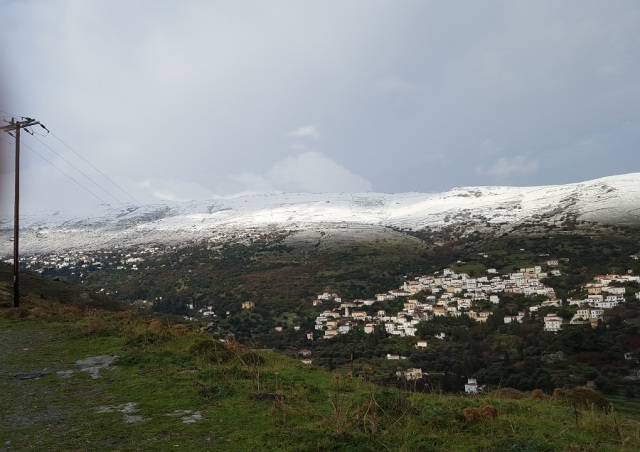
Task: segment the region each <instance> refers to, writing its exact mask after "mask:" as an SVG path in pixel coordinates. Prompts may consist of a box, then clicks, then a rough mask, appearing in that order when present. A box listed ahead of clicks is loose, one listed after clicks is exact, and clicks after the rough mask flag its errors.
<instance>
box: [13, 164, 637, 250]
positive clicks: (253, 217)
mask: <svg viewBox="0 0 640 452" xmlns="http://www.w3.org/2000/svg"><path fill="white" fill-rule="evenodd" d="M639 192H640V173H633V174H626V175H621V176H611V177H605V178H601V179H596V180H592V181H588V182H581V183H575V184H567V185H552V186H538V187H503V186H486V187H459V188H454V189H452V190H449V191H447V192H444V193H433V194H427V193H415V192H412V193H399V194H385V193H282V194H258V195H247V196H241V197H237V198H229V199H222V198H220V199H211V200H206V201H192V202H188V203H162V204H153V205H147V206H141V207H137V208H134V207H131V208H127V209H124V208H123V209H115V208H110V207H109V208H103V210H102V211H101V212H93V213H91V214H88V215H86V216H82V217H78V216H71V215H64V214H62V213H58V214H57V215H52V214H49V215H42V214H40V215H23V216H22V218H21V227H22V229H21V248H22V250H23V251H25V252H27V253H29V252H33V253H37V252H42V251H48V250H62V249H84V250H89V249H98V248H104V247H109V246H127V245H132V244H141V243H152V242H174V243H178V242H181V241H187V240H191V239H197V238H208V237H213V236H218V237H223V236H224V235H225V234H230V233H234V232H237V231H241V230H246V229H251V228H257V229H287V230H295V229H305V228H310V227H316V226H318V225H324V226H331V225H333V226H335V227H340V226H345V225H365V226H366V225H369V226H375V227H395V228H412V229H421V228H424V227H432V228H439V227H443V226H445V225H447V224H459V223H466V224H467V225H486V224H487V223H488V224H494V225H509V224H517V223H520V222H523V221H536V222H559V221H560V219H561V218H563V217H565V216H567V215H570V216H574V217H576V218H577V219H579V220H585V221H592V222H601V223H618V224H640V196H638V195H639V194H640V193H639ZM11 227H12V219H11V218H3V219H2V222H1V228H2V229H3V230H8V229H11ZM1 249H2V251H3V252H4V254H5V255H8V254H10V253H11V244H10V242H5V243H4V244H3V246H2V248H1Z"/></svg>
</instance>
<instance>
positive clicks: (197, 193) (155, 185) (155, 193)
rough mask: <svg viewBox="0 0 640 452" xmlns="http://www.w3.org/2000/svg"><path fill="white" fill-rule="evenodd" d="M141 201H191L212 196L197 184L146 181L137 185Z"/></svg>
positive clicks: (156, 180)
mask: <svg viewBox="0 0 640 452" xmlns="http://www.w3.org/2000/svg"><path fill="white" fill-rule="evenodd" d="M138 186H139V187H140V188H141V189H142V190H141V192H142V194H143V197H142V198H143V199H141V201H143V202H145V201H144V200H145V199H148V198H149V197H151V198H152V199H153V200H155V201H192V200H200V199H207V198H211V196H212V194H211V192H209V190H207V189H206V188H204V187H203V186H201V185H199V184H195V183H192V182H171V181H165V180H158V179H147V180H144V181H142V182H140V183H139V184H138Z"/></svg>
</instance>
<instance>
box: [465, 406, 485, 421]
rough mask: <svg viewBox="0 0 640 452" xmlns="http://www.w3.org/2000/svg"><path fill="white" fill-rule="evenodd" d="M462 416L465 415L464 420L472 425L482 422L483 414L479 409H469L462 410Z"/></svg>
mask: <svg viewBox="0 0 640 452" xmlns="http://www.w3.org/2000/svg"><path fill="white" fill-rule="evenodd" d="M462 414H463V415H464V420H465V421H467V422H469V423H472V424H475V423H477V422H480V421H481V420H482V412H481V411H480V410H479V409H478V408H472V407H467V408H465V409H463V410H462Z"/></svg>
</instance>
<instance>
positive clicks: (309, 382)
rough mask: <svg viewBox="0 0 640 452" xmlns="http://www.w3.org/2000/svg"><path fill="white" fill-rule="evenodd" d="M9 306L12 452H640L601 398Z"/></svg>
mask: <svg viewBox="0 0 640 452" xmlns="http://www.w3.org/2000/svg"><path fill="white" fill-rule="evenodd" d="M2 298H3V299H4V301H3V302H2V304H1V306H2V307H0V342H1V343H2V347H1V348H0V373H1V375H0V377H1V379H2V396H1V397H0V450H8V451H10V450H27V449H31V450H90V449H93V450H108V449H116V450H225V451H227V450H228V451H234V450H237V451H248V450H256V451H263V450H278V451H282V450H291V451H306V450H349V451H369V450H377V451H380V450H389V451H401V450H405V451H416V450H434V451H438V450H442V451H445V450H446V451H451V450H486V451H490V450H495V451H508V450H517V451H549V450H570V451H582V450H593V451H596V450H597V451H602V450H605V451H606V450H640V424H639V423H638V421H636V420H634V419H631V418H628V417H625V416H622V415H620V414H618V413H617V412H616V411H615V410H613V411H611V410H603V409H602V408H600V407H598V404H597V403H596V404H593V403H592V400H591V399H589V398H585V399H580V398H573V399H571V398H566V397H565V398H559V397H551V396H548V395H544V394H541V393H538V394H534V395H529V394H525V395H524V397H523V398H518V399H516V398H510V397H512V396H513V397H515V394H513V395H510V392H509V391H503V394H501V395H502V397H498V395H499V394H496V393H494V396H493V397H492V396H481V397H465V396H450V395H439V394H422V393H412V392H405V391H397V390H395V389H384V388H380V387H376V386H373V385H371V384H369V383H367V382H366V381H364V380H362V379H359V378H351V377H350V376H349V375H348V374H344V373H343V374H338V373H336V374H332V373H328V372H323V371H320V370H316V369H313V368H310V367H308V366H305V365H303V364H302V363H300V362H298V361H297V360H293V359H291V358H288V357H284V356H281V355H279V354H276V353H274V352H271V351H268V350H250V349H248V348H245V347H244V346H242V345H240V344H237V343H221V342H220V341H217V340H215V339H213V338H211V337H210V336H208V335H206V334H204V333H200V332H196V331H192V330H191V329H190V328H189V327H188V326H185V325H171V324H167V323H164V322H162V321H161V320H159V319H149V318H144V317H140V316H138V315H137V314H135V313H132V312H127V311H121V312H112V311H102V310H90V309H87V308H86V307H85V308H81V307H78V306H73V305H70V304H64V303H60V302H58V301H54V300H40V299H27V300H26V301H25V302H24V307H22V308H11V307H9V303H7V302H6V299H7V292H6V291H3V297H2ZM114 355H117V358H115V359H114V361H113V362H111V363H110V364H108V363H107V362H108V361H109V357H113V356H114ZM90 357H102V358H98V359H97V360H96V362H94V363H89V362H88V361H84V362H83V361H80V362H78V361H79V360H85V359H86V358H90ZM105 357H106V358H105ZM107 364H108V365H107ZM101 365H102V366H103V367H100V366H101ZM96 366H97V367H98V368H94V369H90V368H88V367H96ZM83 368H84V369H85V370H82V369H83ZM20 374H23V375H20ZM24 374H31V375H30V376H33V374H42V375H41V376H40V377H39V378H28V377H29V375H27V376H25V375H24ZM16 375H18V376H21V377H22V378H26V379H20V378H17V377H16ZM250 394H261V395H260V396H254V398H251V397H250ZM265 394H266V395H265ZM281 396H282V397H281ZM521 396H522V394H521V393H519V395H518V396H517V397H521ZM595 400H597V399H595ZM605 411H608V412H605Z"/></svg>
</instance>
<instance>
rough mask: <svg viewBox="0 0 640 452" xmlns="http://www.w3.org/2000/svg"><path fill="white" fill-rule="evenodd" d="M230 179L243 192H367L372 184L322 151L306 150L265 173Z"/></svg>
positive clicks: (277, 163) (237, 176)
mask: <svg viewBox="0 0 640 452" xmlns="http://www.w3.org/2000/svg"><path fill="white" fill-rule="evenodd" d="M230 179H231V180H232V181H233V182H234V183H235V184H237V185H240V187H241V190H240V191H242V192H268V191H285V192H315V193H322V192H366V191H371V189H372V186H371V184H370V183H369V182H368V181H367V180H365V179H363V178H362V177H361V176H359V175H357V174H355V173H353V172H351V171H350V170H348V169H347V168H345V167H343V166H341V165H340V164H339V163H337V162H335V161H333V160H331V159H330V158H329V157H327V156H326V155H324V154H322V153H321V152H316V151H310V150H308V151H306V152H303V153H301V154H299V155H297V156H294V157H286V158H284V159H282V160H280V161H278V162H276V163H275V164H274V165H273V166H272V167H271V168H270V169H269V170H268V171H267V172H266V173H265V174H264V175H261V174H255V173H240V174H235V175H231V176H230Z"/></svg>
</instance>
